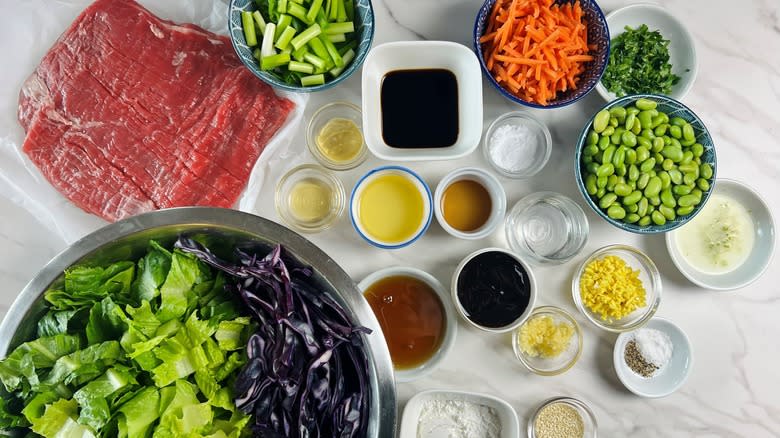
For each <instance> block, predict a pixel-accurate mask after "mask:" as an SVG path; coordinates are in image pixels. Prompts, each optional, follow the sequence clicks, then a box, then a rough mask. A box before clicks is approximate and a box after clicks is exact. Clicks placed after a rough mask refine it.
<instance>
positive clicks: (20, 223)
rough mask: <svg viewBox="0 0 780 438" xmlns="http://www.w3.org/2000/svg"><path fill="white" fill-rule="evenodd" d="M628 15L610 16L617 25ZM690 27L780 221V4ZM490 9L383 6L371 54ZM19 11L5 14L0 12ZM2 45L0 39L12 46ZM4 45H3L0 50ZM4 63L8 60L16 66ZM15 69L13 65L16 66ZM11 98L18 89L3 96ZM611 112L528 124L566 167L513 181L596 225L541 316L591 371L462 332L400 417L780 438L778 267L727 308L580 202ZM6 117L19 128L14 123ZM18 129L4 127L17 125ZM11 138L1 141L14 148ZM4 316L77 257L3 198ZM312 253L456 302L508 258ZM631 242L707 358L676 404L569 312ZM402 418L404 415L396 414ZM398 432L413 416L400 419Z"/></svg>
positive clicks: (338, 237) (729, 131)
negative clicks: (495, 413)
mask: <svg viewBox="0 0 780 438" xmlns="http://www.w3.org/2000/svg"><path fill="white" fill-rule="evenodd" d="M624 3H625V2H623V1H616V0H604V1H602V2H600V4H601V6H602V8H603V9H604V11H605V12H609V11H612V10H614V9H616V8H618V7H620V6H622V5H623V4H624ZM658 3H660V4H662V5H663V6H664V7H666V8H668V9H669V10H670V11H672V12H673V13H674V14H675V15H676V16H678V17H680V18H682V20H683V22H685V23H686V24H687V26H688V29H689V30H690V31H691V33H692V34H693V36H694V38H695V40H696V49H697V54H698V58H699V74H698V78H697V80H696V83H695V84H694V86H693V88H692V90H691V91H690V93H689V94H688V96H687V97H686V98H685V99H684V102H685V103H686V104H687V105H689V106H690V107H691V108H692V109H693V110H694V111H696V113H697V114H698V115H699V116H700V117H701V118H702V119H703V120H704V122H705V123H706V124H707V126H708V127H709V129H710V131H711V133H712V136H713V138H714V140H715V144H716V147H717V152H718V163H719V168H718V176H719V177H723V178H731V179H736V180H740V181H744V182H747V183H749V184H750V185H752V186H753V187H755V188H757V189H758V191H759V192H760V193H761V195H762V196H763V197H764V199H766V200H767V201H768V202H769V204H770V206H772V209H773V211H774V213H775V216H776V217H780V210H778V209H777V208H776V207H775V206H777V205H780V191H779V190H777V186H776V185H775V184H777V178H778V176H780V148H779V147H778V138H780V56H778V53H780V3H778V2H777V1H776V0H747V1H740V2H725V1H717V2H713V1H710V0H688V1H683V0H676V1H671V0H669V1H661V2H658ZM479 5H480V2H479V1H477V0H374V9H375V14H376V22H377V26H376V37H375V41H374V44H379V43H383V42H387V41H394V40H417V39H429V40H450V41H456V42H460V43H463V44H466V45H467V46H469V47H470V46H471V32H472V27H473V22H474V17H475V15H476V11H477V10H478V8H479ZM5 7H6V6H5V5H4V4H2V3H0V9H3V8H5ZM4 31H5V30H0V41H4V38H3V37H2V35H3V32H4ZM0 44H2V43H0ZM7 49H8V48H7V47H4V48H0V53H8V50H7ZM4 59H6V61H8V59H9V58H8V57H5V56H4ZM2 85H3V86H8V84H2ZM483 90H484V102H485V112H484V120H485V126H487V124H488V123H489V122H490V121H491V120H493V119H494V118H495V117H497V116H498V115H500V114H502V113H504V112H507V111H510V110H517V109H520V108H518V107H517V106H516V105H514V104H512V103H511V102H509V101H508V100H506V99H504V98H503V97H501V96H500V95H499V94H498V93H497V92H496V91H495V90H494V89H493V88H492V87H491V86H490V85H489V84H488V82H487V81H484V80H483ZM333 100H347V101H350V102H353V103H357V104H359V103H360V75H359V74H355V75H354V76H353V77H351V78H349V79H348V80H346V81H345V82H344V83H343V84H342V85H340V86H338V87H336V88H334V89H332V90H330V91H326V92H322V93H319V94H316V95H313V96H312V97H311V99H310V101H309V106H308V108H307V110H306V115H307V116H309V115H310V114H311V113H312V112H313V111H315V110H316V109H317V108H318V107H319V106H320V105H322V104H324V103H326V102H330V101H333ZM603 103H604V102H603V100H602V99H601V97H600V96H599V95H598V94H597V93H596V92H595V91H594V92H593V93H591V94H590V95H589V96H587V97H586V98H585V99H583V100H582V101H580V102H578V103H577V104H575V105H572V106H569V107H566V108H562V109H557V110H548V111H541V110H529V111H532V112H533V114H534V115H535V116H537V117H539V118H541V119H542V120H544V121H545V122H546V123H547V124H548V126H549V128H550V131H551V133H552V138H553V143H554V145H553V146H554V147H553V152H552V157H551V158H550V161H549V163H548V164H547V166H546V168H545V170H544V172H543V173H542V174H541V175H539V176H537V177H534V178H531V179H529V180H523V181H517V180H508V179H502V180H501V181H502V183H503V185H504V188H505V189H506V192H507V196H508V201H509V205H510V206H511V205H513V204H514V203H515V202H517V201H518V200H519V199H520V198H522V197H523V196H525V195H527V194H530V193H532V192H535V191H538V190H542V189H544V190H553V191H557V192H560V193H563V194H565V195H567V196H569V197H571V198H572V199H574V200H575V201H576V202H578V203H579V204H580V205H582V206H583V208H584V209H585V210H586V211H587V214H588V219H589V221H590V225H591V234H590V236H589V240H588V243H587V245H586V247H585V249H584V250H583V251H582V253H581V254H579V255H578V256H577V257H575V258H574V259H573V260H572V261H570V262H568V263H566V264H564V265H561V266H554V267H537V268H534V272H535V274H536V277H537V281H538V285H539V298H538V301H537V304H540V305H541V304H551V305H557V306H560V307H563V308H564V309H567V310H569V311H570V312H572V313H574V314H575V315H576V317H577V319H578V321H579V322H580V323H581V325H582V327H583V329H584V336H585V341H584V342H585V346H584V352H583V354H582V357H581V358H580V360H579V362H578V363H577V364H576V365H575V366H574V368H573V369H571V370H570V371H568V372H567V373H565V374H563V375H561V376H556V377H540V376H536V375H532V374H530V373H529V372H527V371H525V370H524V368H523V367H522V365H520V363H519V362H518V361H517V360H516V359H515V357H514V354H513V352H512V348H511V346H510V342H509V337H508V335H491V334H487V333H484V332H480V331H478V330H476V329H473V328H471V327H470V326H468V325H467V324H465V323H463V322H461V323H460V327H459V332H458V339H457V340H456V344H455V347H454V349H453V350H452V352H451V353H450V354H449V355H448V356H447V357H446V359H445V360H444V361H443V363H442V364H441V367H440V368H439V369H438V370H436V371H435V372H434V373H432V374H431V375H430V376H429V377H427V378H424V379H422V380H418V381H415V382H413V383H403V384H399V385H398V396H399V407H401V408H403V405H404V403H405V402H406V400H408V399H409V397H411V396H412V395H414V394H415V393H417V392H419V391H422V390H426V389H434V388H437V389H461V390H471V391H478V392H485V393H489V394H493V395H496V396H499V397H501V398H503V399H505V400H507V401H508V402H509V403H510V404H511V405H512V406H513V407H514V408H515V409H516V411H517V413H518V415H519V416H520V418H521V426H522V427H525V423H526V421H527V418H528V416H529V415H530V414H531V412H532V411H533V410H534V409H535V408H536V407H537V406H538V404H539V403H541V402H542V401H544V400H546V399H548V398H550V397H553V396H558V395H569V396H574V397H577V398H580V399H583V400H585V401H587V403H589V404H590V406H591V407H592V408H593V410H594V412H595V414H596V416H597V417H598V423H599V435H600V436H603V437H628V436H631V437H647V438H651V437H659V436H663V437H687V436H692V437H693V436H695V437H751V438H761V437H772V436H780V373H778V372H777V371H776V364H777V362H775V361H780V348H778V341H777V339H778V338H777V336H778V333H780V317H778V315H780V257H775V259H774V261H773V262H772V264H771V265H770V267H769V269H768V271H767V272H766V274H765V275H764V276H763V277H762V278H761V279H760V280H758V281H756V282H755V283H753V284H752V285H750V286H748V287H746V288H744V289H741V290H738V291H734V292H727V293H717V292H710V291H706V290H703V289H700V288H698V287H696V286H695V285H693V284H692V283H690V282H689V281H687V280H686V279H685V277H683V276H682V275H681V274H680V273H679V272H678V271H677V269H676V268H675V266H674V265H673V264H672V262H671V260H670V259H669V257H668V254H667V252H666V247H665V243H664V239H663V237H662V236H638V235H634V234H630V233H627V232H623V231H619V230H617V229H616V228H614V227H612V226H610V225H609V224H607V223H606V222H605V221H604V220H602V219H600V218H599V217H597V216H596V215H595V214H594V213H593V212H591V211H589V209H588V207H587V206H586V204H585V202H584V200H583V199H582V197H581V196H580V194H579V193H578V191H577V188H576V185H575V181H574V176H573V172H572V171H571V168H572V154H573V149H574V143H575V139H576V136H577V135H578V133H579V131H580V129H581V128H582V126H583V125H584V123H585V121H586V118H587V117H589V116H590V115H592V114H593V113H594V112H595V111H596V109H597V108H598V107H599V106H600V105H602V104H603ZM3 117H4V118H5V117H6V115H5V114H4V115H3ZM11 123H12V120H3V121H2V126H10V124H11ZM2 134H3V133H0V135H2ZM311 161H313V159H312V157H311V156H310V155H309V154H308V152H306V149H305V144H304V136H303V129H301V132H300V133H299V134H298V135H297V137H296V139H295V141H293V145H292V146H291V147H290V148H289V149H288V150H287V151H284V152H282V153H280V154H279V156H278V157H274V162H275V163H277V164H276V165H274V166H271V171H270V172H269V173H268V174H267V176H266V183H267V186H266V189H265V191H264V194H263V195H262V196H261V197H260V199H259V200H258V204H257V208H256V211H255V213H257V214H259V215H261V216H265V217H268V218H271V219H273V220H278V217H277V215H276V213H275V211H274V208H273V190H272V188H273V186H274V181H275V180H276V179H278V177H279V176H280V175H281V173H283V172H284V171H286V170H287V169H288V168H289V167H292V166H293V165H295V164H298V163H301V162H311ZM378 164H380V161H379V160H377V159H374V158H371V159H369V160H368V161H367V162H365V163H364V164H362V165H361V166H360V167H359V168H357V169H354V170H352V171H348V172H342V173H340V174H339V175H340V176H341V177H342V178H343V181H344V183H345V186H346V187H348V188H351V187H352V186H353V185H354V183H355V181H356V180H357V178H358V177H359V176H360V175H361V174H362V173H364V172H365V171H367V170H368V169H370V168H372V167H373V166H375V165H378ZM466 165H473V166H478V167H483V168H487V166H488V165H487V163H486V162H485V161H484V159H483V157H482V154H481V151H477V152H475V153H473V154H471V155H469V156H468V157H466V158H463V159H459V160H455V161H445V162H436V163H410V164H409V167H411V168H412V169H413V170H415V171H419V172H420V173H421V174H422V175H423V176H424V178H425V179H426V180H427V181H428V182H429V183H430V184H431V185H435V184H436V183H437V181H438V180H439V179H440V178H441V177H442V176H443V175H444V174H445V173H447V172H448V171H449V170H451V169H454V168H456V167H461V166H466ZM0 218H1V219H0V248H2V251H0V284H3V285H4V286H2V289H0V314H5V312H6V310H7V309H8V306H9V305H10V303H11V302H12V301H13V300H14V298H15V297H16V295H17V294H18V293H19V291H21V290H22V288H23V287H24V285H25V284H26V283H27V282H28V281H29V280H30V279H31V278H32V277H33V276H34V275H35V273H36V272H37V271H38V270H39V269H40V268H41V267H42V266H43V265H44V264H45V263H46V262H47V261H48V260H49V259H50V258H51V257H53V256H54V255H55V254H57V253H58V252H59V251H61V250H62V249H64V248H65V246H66V244H65V242H64V241H63V240H62V239H61V238H60V237H58V236H57V235H56V234H53V233H52V232H51V231H50V230H48V229H46V228H45V227H44V226H43V225H41V224H40V223H39V222H37V221H36V218H35V217H33V216H32V215H31V214H30V213H28V212H27V211H26V210H24V209H23V208H22V207H21V206H19V205H18V204H16V203H14V202H12V201H11V199H9V198H7V197H5V196H4V195H2V194H0ZM310 239H311V240H312V241H313V242H314V243H315V244H317V245H318V246H320V247H321V248H322V249H324V250H325V251H326V252H327V253H328V254H330V255H331V256H332V257H333V258H334V259H335V260H336V261H337V262H338V263H340V264H341V266H342V267H344V268H345V269H346V271H347V272H348V273H349V274H350V275H351V276H352V277H353V278H354V279H355V280H356V281H359V280H360V279H362V278H363V277H365V276H366V275H368V274H369V273H371V272H373V271H375V270H378V269H380V268H383V267H386V266H392V265H411V266H415V267H418V268H422V269H424V270H426V271H428V272H430V273H431V274H433V275H434V276H436V277H437V278H438V279H439V280H440V281H442V283H444V285H445V286H446V287H449V283H450V277H451V275H452V272H453V270H454V268H455V266H456V265H457V263H458V262H459V261H460V260H461V259H462V258H463V257H464V256H465V255H466V254H468V253H470V252H472V251H473V250H476V249H479V248H482V247H486V246H505V245H506V242H505V241H504V238H503V233H502V231H501V230H498V231H497V232H495V233H493V234H492V235H491V236H490V237H488V238H486V239H483V240H479V241H462V240H456V239H455V238H453V237H451V236H449V235H448V234H446V233H445V232H444V231H443V230H442V229H441V228H440V227H439V226H438V225H435V224H434V225H433V226H432V227H431V229H430V230H429V231H428V233H427V234H426V235H425V236H424V237H423V238H422V239H421V240H420V241H419V242H417V243H415V244H414V245H413V246H411V247H408V248H405V249H401V250H397V251H384V250H379V249H376V248H373V247H370V246H369V245H367V244H366V243H364V242H363V241H362V240H361V239H360V238H359V237H358V236H357V234H356V233H354V232H353V230H352V229H351V227H350V225H349V221H348V220H346V219H344V218H343V219H342V220H340V221H339V222H338V223H337V224H336V225H335V226H334V227H333V228H332V229H331V230H329V231H328V232H325V233H322V234H317V235H312V236H310ZM612 243H625V244H629V245H634V246H636V247H638V248H640V249H642V250H643V251H645V252H646V253H647V254H648V255H649V256H650V257H651V258H652V259H653V260H654V261H655V263H656V264H657V265H658V267H659V269H660V270H661V273H662V278H663V284H664V290H663V299H662V303H661V306H660V309H659V311H658V313H657V315H658V316H662V317H664V318H668V319H670V320H672V321H674V322H675V323H676V324H678V325H679V326H680V327H682V329H683V330H684V331H685V332H686V333H687V335H688V336H689V338H690V340H691V343H692V346H693V350H694V355H695V362H694V368H693V372H692V374H691V376H690V378H689V379H688V381H687V383H686V384H685V385H684V386H683V387H682V388H681V389H680V390H679V391H677V392H676V393H674V394H672V395H670V396H668V397H665V398H662V399H652V400H651V399H644V398H640V397H637V396H635V395H633V394H631V393H630V392H628V391H627V390H626V389H625V388H624V387H623V386H622V385H621V383H620V382H619V381H618V379H617V376H616V374H615V370H614V369H613V365H612V347H613V344H614V342H615V339H616V335H614V334H610V333H607V332H605V331H603V330H599V329H597V328H595V327H594V326H592V325H591V324H589V323H588V322H587V321H586V320H585V318H584V317H583V316H582V315H579V314H578V313H577V311H576V309H575V307H574V304H573V302H572V299H571V292H570V282H571V276H572V273H573V271H574V269H575V267H576V266H577V265H578V263H580V262H581V261H582V260H583V259H584V258H585V257H587V255H588V254H589V253H591V252H592V251H594V250H596V249H597V248H600V247H602V246H604V245H607V244H612ZM399 414H400V411H399ZM399 419H400V417H399Z"/></svg>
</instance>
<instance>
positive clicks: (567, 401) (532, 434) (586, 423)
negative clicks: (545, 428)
mask: <svg viewBox="0 0 780 438" xmlns="http://www.w3.org/2000/svg"><path fill="white" fill-rule="evenodd" d="M556 403H561V404H564V405H566V406H569V407H571V408H574V410H576V411H577V413H578V414H580V418H582V426H583V434H582V438H596V431H597V429H598V423H597V422H596V415H595V414H594V413H593V411H592V410H591V409H590V408H589V407H588V405H586V404H585V403H584V402H582V401H580V400H577V399H576V398H572V397H555V398H551V399H549V400H547V401H545V402H544V403H542V405H541V406H539V408H538V409H536V411H535V412H534V414H533V415H532V416H531V420H530V421H528V438H538V437H539V433H538V432H537V430H536V419H537V418H538V417H539V414H540V413H541V412H542V410H543V409H544V408H546V407H547V406H551V405H554V404H556Z"/></svg>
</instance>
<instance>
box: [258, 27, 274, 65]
mask: <svg viewBox="0 0 780 438" xmlns="http://www.w3.org/2000/svg"><path fill="white" fill-rule="evenodd" d="M274 33H276V24H275V23H268V24H266V25H265V33H264V34H263V43H262V44H261V45H260V53H262V54H263V57H264V58H265V57H266V56H271V55H275V54H276V50H274Z"/></svg>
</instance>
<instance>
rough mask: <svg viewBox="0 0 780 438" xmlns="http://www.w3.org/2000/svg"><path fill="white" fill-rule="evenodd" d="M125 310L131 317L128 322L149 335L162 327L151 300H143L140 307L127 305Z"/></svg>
mask: <svg viewBox="0 0 780 438" xmlns="http://www.w3.org/2000/svg"><path fill="white" fill-rule="evenodd" d="M125 311H126V312H127V314H128V315H129V318H130V320H129V321H128V324H129V325H130V326H131V327H133V328H135V329H136V330H138V331H139V332H141V333H143V334H144V335H145V336H147V337H152V336H154V334H155V332H157V329H158V328H159V327H160V324H161V323H160V320H159V319H157V317H156V316H155V315H154V312H153V311H152V306H151V305H150V304H149V301H142V302H141V305H140V306H138V307H131V306H127V307H126V308H125Z"/></svg>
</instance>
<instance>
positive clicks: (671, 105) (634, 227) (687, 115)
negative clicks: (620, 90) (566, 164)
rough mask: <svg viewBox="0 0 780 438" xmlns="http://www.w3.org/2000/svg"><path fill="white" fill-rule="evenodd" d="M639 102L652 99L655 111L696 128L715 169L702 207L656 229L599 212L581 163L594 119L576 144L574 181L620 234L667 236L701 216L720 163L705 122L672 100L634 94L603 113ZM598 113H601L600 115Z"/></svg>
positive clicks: (704, 160)
mask: <svg viewBox="0 0 780 438" xmlns="http://www.w3.org/2000/svg"><path fill="white" fill-rule="evenodd" d="M640 98H645V99H650V100H652V101H655V102H657V103H658V107H657V108H656V109H658V110H659V111H662V112H665V113H666V114H667V115H668V116H669V118H670V119H671V118H674V117H681V118H683V119H685V121H687V122H688V123H690V124H691V126H692V127H693V131H694V133H695V134H696V141H697V142H698V143H701V145H702V146H704V154H703V155H702V156H701V162H702V163H709V165H710V166H712V180H711V181H710V188H709V190H707V191H706V192H704V193H703V194H702V199H701V202H700V203H699V205H697V206H696V208H695V209H694V210H693V211H692V212H691V213H690V214H688V215H686V216H679V217H677V218H676V219H674V220H672V221H667V222H666V223H665V224H664V225H655V224H653V223H651V224H650V225H647V226H644V227H642V226H639V225H638V224H636V223H634V224H627V223H625V222H622V221H619V220H615V219H612V218H610V217H609V216H607V213H606V211H604V210H602V209H601V208H599V206H598V203H597V200H595V199H593V198H592V197H591V196H590V195H588V192H587V190H586V188H585V178H584V176H585V165H584V163H583V161H582V150H583V149H584V148H585V142H586V137H587V135H588V131H589V130H590V128H591V126H592V125H593V118H591V120H590V121H589V122H588V123H587V124H586V125H585V127H584V128H583V129H582V132H581V133H580V138H579V139H578V140H577V148H576V151H575V154H574V177H575V179H576V180H577V187H579V189H580V193H581V194H582V197H583V198H585V201H586V202H587V203H588V205H589V206H590V208H592V209H593V211H595V212H596V213H597V214H598V215H599V216H601V217H602V218H604V220H606V221H607V222H609V223H610V224H612V225H614V226H616V227H618V228H620V229H621V230H624V231H629V232H631V233H638V234H656V233H666V232H667V231H671V230H673V229H675V228H678V227H680V226H682V225H683V224H685V223H686V222H688V221H689V220H691V219H693V217H694V216H696V215H697V214H698V213H699V211H701V209H702V208H703V207H704V204H706V203H707V199H709V197H710V194H711V193H712V191H713V189H714V188H715V181H716V177H717V168H718V166H717V159H716V157H715V144H714V143H713V141H712V137H711V136H710V133H709V131H708V130H707V127H706V126H704V122H702V121H701V119H700V118H699V116H697V115H696V114H695V113H694V112H693V111H691V109H690V108H688V107H687V106H685V105H683V104H682V103H680V102H679V101H677V100H674V99H672V98H671V97H667V96H662V95H659V94H634V95H630V96H624V97H621V98H620V99H616V100H613V101H612V102H610V103H608V104H606V105H604V107H603V108H601V109H606V110H609V109H611V108H613V107H616V106H628V105H630V104H632V103H634V102H635V101H636V100H637V99H640ZM601 109H600V110H601ZM600 110H599V111H600ZM596 113H598V111H597V112H596ZM594 117H595V114H594Z"/></svg>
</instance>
